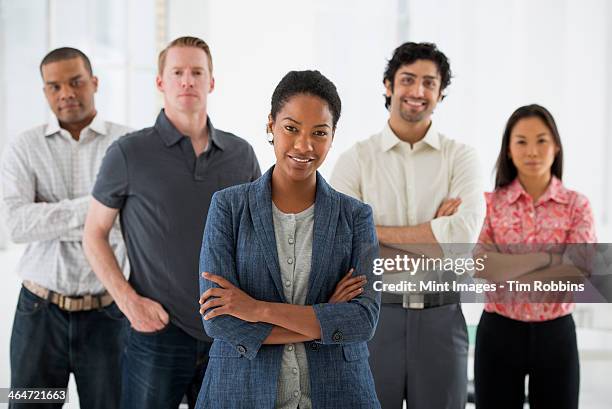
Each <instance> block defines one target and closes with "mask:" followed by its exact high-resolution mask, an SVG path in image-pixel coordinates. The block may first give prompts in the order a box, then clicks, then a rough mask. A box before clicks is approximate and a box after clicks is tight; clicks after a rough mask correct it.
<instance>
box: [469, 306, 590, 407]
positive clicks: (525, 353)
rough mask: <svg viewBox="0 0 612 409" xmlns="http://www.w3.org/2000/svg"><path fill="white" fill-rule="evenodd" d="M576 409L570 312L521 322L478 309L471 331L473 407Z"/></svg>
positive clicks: (576, 372)
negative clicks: (474, 331) (473, 347)
mask: <svg viewBox="0 0 612 409" xmlns="http://www.w3.org/2000/svg"><path fill="white" fill-rule="evenodd" d="M526 375H529V386H528V389H529V392H528V396H529V407H530V409H547V408H551V409H553V408H554V409H577V408H578V392H579V386H580V365H579V362H578V347H577V345H576V327H575V325H574V319H573V318H572V316H571V314H570V315H566V316H564V317H560V318H557V319H554V320H550V321H544V322H522V321H517V320H513V319H510V318H506V317H503V316H501V315H499V314H494V313H489V312H486V311H485V312H483V314H482V316H481V318H480V323H479V324H478V331H477V334H476V352H475V358H474V383H475V391H476V408H477V409H506V408H507V409H519V408H520V409H522V408H523V403H524V400H525V376H526Z"/></svg>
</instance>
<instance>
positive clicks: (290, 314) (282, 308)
mask: <svg viewBox="0 0 612 409" xmlns="http://www.w3.org/2000/svg"><path fill="white" fill-rule="evenodd" d="M353 272H354V269H350V270H349V272H348V273H347V274H346V275H345V276H344V277H343V278H342V279H341V280H340V282H338V285H337V286H336V289H335V291H334V293H333V295H332V297H331V298H330V300H329V302H330V303H340V302H348V301H350V300H352V299H353V298H355V297H356V296H358V295H359V294H361V293H362V292H363V287H364V286H365V284H366V282H367V280H366V278H365V276H364V275H361V276H352V274H353ZM202 277H204V278H205V279H207V280H209V281H211V282H213V283H215V284H217V285H218V286H219V287H213V288H209V289H208V290H206V291H205V292H204V293H203V294H202V296H201V297H200V305H201V307H200V313H201V314H202V315H204V320H210V319H212V318H214V317H217V316H220V315H231V316H233V317H236V318H238V319H241V320H243V321H246V322H266V323H269V324H272V325H274V326H273V327H272V330H271V332H270V335H268V336H267V337H266V339H264V341H263V344H287V343H294V342H305V341H312V340H315V339H320V338H321V327H320V324H319V321H318V319H317V317H316V314H315V311H314V307H312V306H304V305H294V304H285V303H272V302H265V301H258V300H256V299H254V298H252V297H250V296H249V295H248V294H246V293H245V292H244V291H242V290H241V289H240V288H238V287H236V286H235V285H233V284H232V283H231V282H229V281H228V280H226V279H225V278H223V277H221V276H218V275H214V274H210V273H208V272H205V273H203V274H202ZM211 309H212V310H211ZM209 310H210V311H209ZM207 311H209V312H208V313H207Z"/></svg>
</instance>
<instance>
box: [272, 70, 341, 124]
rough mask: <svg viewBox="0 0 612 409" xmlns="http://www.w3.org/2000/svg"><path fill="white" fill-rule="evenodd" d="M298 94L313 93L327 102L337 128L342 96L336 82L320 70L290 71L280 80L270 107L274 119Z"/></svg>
mask: <svg viewBox="0 0 612 409" xmlns="http://www.w3.org/2000/svg"><path fill="white" fill-rule="evenodd" d="M298 94H308V95H312V96H315V97H319V98H321V99H322V100H323V101H325V102H327V105H328V107H329V110H330V112H331V114H332V117H333V118H332V120H333V127H334V129H335V128H336V124H337V123H338V120H339V119H340V111H341V109H342V103H341V102H340V96H339V95H338V91H337V90H336V86H335V85H334V83H333V82H331V81H330V80H329V79H327V78H326V77H325V76H324V75H323V74H321V73H320V72H319V71H289V72H288V73H287V74H286V75H285V76H284V77H283V79H282V80H280V82H279V83H278V85H277V86H276V89H275V90H274V93H273V94H272V107H271V109H270V115H271V116H272V119H275V118H276V115H277V114H278V113H279V111H280V110H281V109H282V108H283V106H284V105H285V104H286V103H287V101H289V99H290V98H291V97H293V96H295V95H298Z"/></svg>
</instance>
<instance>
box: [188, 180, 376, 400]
mask: <svg viewBox="0 0 612 409" xmlns="http://www.w3.org/2000/svg"><path fill="white" fill-rule="evenodd" d="M272 169H273V168H271V169H270V170H268V172H266V173H265V174H264V175H263V176H262V177H261V178H259V179H257V180H256V181H254V182H252V183H248V184H243V185H239V186H234V187H230V188H228V189H225V190H222V191H219V192H217V193H215V194H214V196H213V198H212V203H211V205H210V210H209V212H208V219H207V221H206V228H205V231H204V240H203V243H202V251H201V254H200V272H202V271H208V272H211V273H213V274H218V275H220V276H223V277H225V278H226V279H228V280H229V281H231V282H232V283H233V284H235V285H237V286H238V287H240V288H241V289H242V290H243V291H245V292H247V293H248V294H249V295H250V296H252V297H253V298H255V299H257V300H263V301H270V302H286V300H285V297H284V294H283V289H282V282H281V273H280V269H279V264H278V255H277V252H276V241H275V237H274V224H273V221H272V197H271V183H270V182H271V176H272ZM314 212H315V214H314V229H313V243H312V246H313V248H312V267H311V274H310V281H309V286H308V295H307V299H306V305H312V306H313V307H314V310H315V314H316V316H317V318H318V320H319V322H320V324H321V339H320V340H317V341H313V342H306V343H305V346H306V353H307V359H308V368H309V375H310V388H311V399H312V405H313V408H315V409H328V408H329V409H332V408H333V409H343V408H346V409H358V408H363V409H366V408H367V409H373V408H380V404H379V402H378V399H377V397H376V391H375V389H374V381H373V379H372V373H371V372H370V367H369V364H368V348H367V345H366V342H367V341H368V340H370V339H371V338H372V336H373V335H374V330H375V329H376V324H377V322H378V314H379V309H380V293H377V292H375V291H374V290H373V289H372V283H373V282H374V281H375V276H374V275H373V273H372V260H373V258H375V257H378V241H377V239H376V231H375V226H374V222H373V219H372V210H371V208H370V206H368V205H366V204H363V203H361V202H359V201H358V200H355V199H353V198H351V197H349V196H346V195H344V194H342V193H339V192H337V191H335V190H334V189H332V188H331V187H330V186H329V185H328V184H327V182H325V180H324V179H323V177H321V175H320V174H318V173H317V192H316V199H315V211H314ZM351 267H353V268H355V274H357V275H361V274H365V275H366V276H367V278H368V285H367V286H366V288H365V289H364V290H365V291H364V292H363V293H362V294H361V295H360V296H359V297H356V298H354V299H353V300H351V301H350V302H345V303H338V304H328V303H327V301H328V300H329V298H330V297H331V295H332V293H333V291H334V289H335V287H336V284H337V283H338V281H340V279H341V278H342V276H343V275H345V274H346V273H347V271H348V270H349V269H350V268H351ZM213 286H217V285H216V284H214V283H212V282H211V281H208V280H206V279H204V278H202V277H200V292H201V293H203V292H204V291H206V290H207V289H209V288H211V287H213ZM203 323H204V328H205V330H206V333H207V334H208V335H209V336H210V337H211V338H213V339H214V341H213V344H212V347H211V349H210V353H209V357H210V358H209V362H208V367H207V369H206V375H205V376H204V382H203V384H202V389H201V391H200V395H199V398H198V403H197V408H207V409H211V408H214V409H218V408H228V409H229V408H231V409H237V408H245V409H246V408H248V409H266V408H270V409H271V408H274V404H275V401H276V389H277V388H276V385H277V380H278V376H279V374H280V365H281V356H282V353H283V345H262V342H263V341H264V340H265V339H266V337H267V336H268V335H269V334H270V331H271V330H272V325H271V324H268V323H263V322H258V323H249V322H245V321H242V320H240V319H238V318H235V317H232V316H227V315H226V316H219V317H214V318H212V319H211V320H209V321H204V320H203Z"/></svg>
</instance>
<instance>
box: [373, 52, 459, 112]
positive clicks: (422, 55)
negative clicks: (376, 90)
mask: <svg viewBox="0 0 612 409" xmlns="http://www.w3.org/2000/svg"><path fill="white" fill-rule="evenodd" d="M417 60H429V61H432V62H433V63H434V64H436V66H437V67H438V72H439V73H440V77H442V82H441V83H440V93H442V91H444V89H445V88H446V87H448V86H449V85H450V83H451V77H452V73H451V69H450V63H449V61H448V58H446V56H445V55H444V53H443V52H442V51H440V50H438V48H437V47H436V45H435V44H433V43H412V42H408V43H404V44H402V45H400V46H399V47H397V48H396V49H395V51H393V57H391V59H390V60H389V62H388V63H387V68H386V69H385V75H384V77H383V83H385V82H386V81H389V82H390V83H391V89H393V85H394V83H393V81H394V79H395V73H396V72H397V70H399V68H400V67H401V66H402V65H407V64H412V63H413V62H415V61H417ZM390 105H391V98H389V97H387V96H386V95H385V108H387V109H389V106H390Z"/></svg>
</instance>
